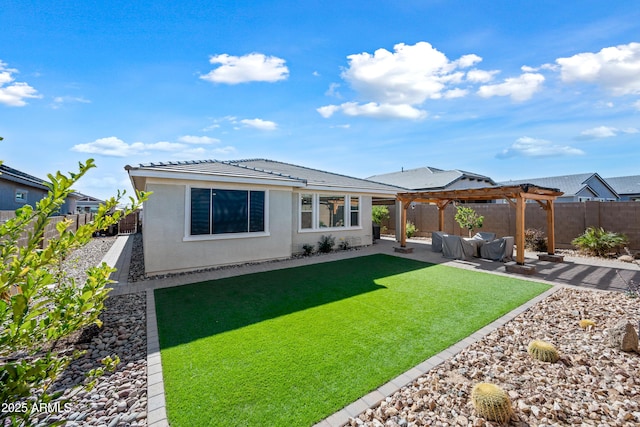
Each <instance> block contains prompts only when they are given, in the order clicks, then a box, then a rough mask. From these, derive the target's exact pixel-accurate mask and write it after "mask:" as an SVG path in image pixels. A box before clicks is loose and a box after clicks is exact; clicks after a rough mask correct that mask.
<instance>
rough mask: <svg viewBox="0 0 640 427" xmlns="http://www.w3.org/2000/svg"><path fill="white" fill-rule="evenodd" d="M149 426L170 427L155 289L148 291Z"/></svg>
mask: <svg viewBox="0 0 640 427" xmlns="http://www.w3.org/2000/svg"><path fill="white" fill-rule="evenodd" d="M147 425H148V426H149V427H169V421H168V420H167V409H166V400H165V397H164V378H163V376H162V356H161V355H160V340H159V338H158V322H157V320H156V299H155V295H154V290H153V289H148V290H147Z"/></svg>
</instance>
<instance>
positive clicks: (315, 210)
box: [298, 192, 362, 233]
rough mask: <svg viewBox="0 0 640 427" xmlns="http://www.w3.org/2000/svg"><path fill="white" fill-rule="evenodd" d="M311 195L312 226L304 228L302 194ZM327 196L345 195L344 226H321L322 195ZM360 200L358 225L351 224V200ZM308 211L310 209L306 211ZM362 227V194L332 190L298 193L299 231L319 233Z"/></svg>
mask: <svg viewBox="0 0 640 427" xmlns="http://www.w3.org/2000/svg"><path fill="white" fill-rule="evenodd" d="M305 195H311V201H312V202H311V206H312V208H311V218H312V219H311V225H312V227H311V228H302V196H305ZM323 196H324V197H326V196H343V197H344V203H345V206H344V226H342V227H320V197H323ZM352 199H357V200H358V225H356V226H352V225H351V200H352ZM306 212H308V211H306ZM361 229H362V196H359V195H354V194H348V193H340V192H331V193H312V192H301V193H298V232H299V233H317V232H322V231H334V232H337V231H344V230H361Z"/></svg>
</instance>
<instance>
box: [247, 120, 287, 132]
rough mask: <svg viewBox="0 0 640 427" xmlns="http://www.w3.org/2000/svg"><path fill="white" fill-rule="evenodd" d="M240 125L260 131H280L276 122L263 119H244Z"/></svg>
mask: <svg viewBox="0 0 640 427" xmlns="http://www.w3.org/2000/svg"><path fill="white" fill-rule="evenodd" d="M240 123H242V124H243V125H245V126H247V127H250V128H254V129H258V130H276V129H278V124H277V123H276V122H271V121H269V120H262V119H243V120H240Z"/></svg>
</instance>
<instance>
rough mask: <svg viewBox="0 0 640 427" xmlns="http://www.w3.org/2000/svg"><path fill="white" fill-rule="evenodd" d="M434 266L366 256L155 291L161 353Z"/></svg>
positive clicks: (336, 298)
mask: <svg viewBox="0 0 640 427" xmlns="http://www.w3.org/2000/svg"><path fill="white" fill-rule="evenodd" d="M432 265H433V264H428V263H425V262H420V261H414V260H409V259H403V258H398V257H394V256H389V255H369V256H364V257H359V258H352V259H347V260H341V261H335V262H327V263H320V264H315V265H309V266H304V267H295V268H288V269H282V270H274V271H269V272H264V273H255V274H247V275H243V276H236V277H231V278H226V279H220V280H213V281H208V282H201V283H195V284H192V285H187V286H180V287H175V288H166V289H158V290H156V291H155V300H156V313H157V319H158V330H159V335H160V346H161V348H168V347H172V346H177V345H180V344H185V343H188V342H191V341H193V340H197V339H200V338H204V337H208V336H211V335H215V334H219V333H222V332H226V331H230V330H234V329H238V328H242V327H244V326H248V325H251V324H254V323H259V322H262V321H265V320H268V319H272V318H276V317H279V316H283V315H287V314H291V313H295V312H298V311H303V310H306V309H309V308H312V307H317V306H321V305H324V304H329V303H332V302H335V301H339V300H343V299H347V298H351V297H353V296H356V295H360V294H364V293H367V292H373V291H378V290H381V289H386V288H385V287H384V286H381V285H378V284H376V283H375V282H376V280H378V279H381V278H383V277H388V276H393V275H396V274H401V273H405V272H408V271H413V270H419V269H423V268H426V267H430V266H432Z"/></svg>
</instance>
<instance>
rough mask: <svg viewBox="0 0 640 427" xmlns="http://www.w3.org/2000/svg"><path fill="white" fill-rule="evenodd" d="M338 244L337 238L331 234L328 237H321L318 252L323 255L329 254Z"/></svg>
mask: <svg viewBox="0 0 640 427" xmlns="http://www.w3.org/2000/svg"><path fill="white" fill-rule="evenodd" d="M335 244H336V239H335V237H333V236H331V234H329V235H328V236H324V235H323V236H320V240H319V241H318V252H321V253H323V254H326V253H329V252H331V251H332V250H333V247H334V246H335Z"/></svg>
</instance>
